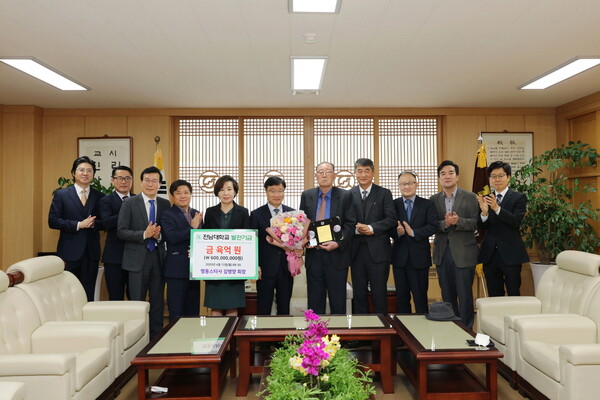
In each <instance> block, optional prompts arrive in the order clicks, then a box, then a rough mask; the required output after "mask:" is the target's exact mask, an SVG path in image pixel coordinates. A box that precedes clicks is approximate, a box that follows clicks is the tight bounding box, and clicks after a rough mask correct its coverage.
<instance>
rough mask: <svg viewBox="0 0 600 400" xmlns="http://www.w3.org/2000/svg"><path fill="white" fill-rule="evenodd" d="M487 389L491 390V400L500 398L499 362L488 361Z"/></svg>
mask: <svg viewBox="0 0 600 400" xmlns="http://www.w3.org/2000/svg"><path fill="white" fill-rule="evenodd" d="M485 369H486V374H487V389H488V390H489V391H490V400H497V399H498V371H497V369H498V362H497V360H491V361H488V362H487V363H486V368H485Z"/></svg>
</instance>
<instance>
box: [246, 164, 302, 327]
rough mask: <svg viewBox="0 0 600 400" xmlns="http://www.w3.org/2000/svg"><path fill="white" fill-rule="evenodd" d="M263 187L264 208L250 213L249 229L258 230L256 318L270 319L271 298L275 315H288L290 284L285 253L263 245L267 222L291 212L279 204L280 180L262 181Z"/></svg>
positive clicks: (281, 184)
mask: <svg viewBox="0 0 600 400" xmlns="http://www.w3.org/2000/svg"><path fill="white" fill-rule="evenodd" d="M264 187H265V193H266V195H267V204H265V205H264V206H261V207H258V208H257V209H256V210H254V211H252V212H251V213H250V227H251V228H252V229H258V265H259V268H260V279H259V280H258V281H257V282H256V291H257V296H258V314H259V315H270V314H271V305H272V304H273V297H275V299H276V302H277V315H289V314H290V298H291V297H292V289H293V285H294V280H293V278H292V275H291V274H290V271H289V269H288V261H287V255H286V252H285V250H284V249H283V248H281V247H279V246H276V245H275V244H271V242H269V241H267V237H270V236H269V234H268V233H267V231H266V230H267V228H270V227H271V218H274V217H277V215H280V214H282V213H284V212H288V211H293V210H294V209H293V208H291V207H288V206H286V205H284V204H283V197H284V193H285V187H286V184H285V181H284V180H283V179H281V178H279V177H276V176H272V177H270V178H268V179H267V180H266V181H265V184H264Z"/></svg>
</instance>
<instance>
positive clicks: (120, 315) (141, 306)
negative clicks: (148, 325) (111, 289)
mask: <svg viewBox="0 0 600 400" xmlns="http://www.w3.org/2000/svg"><path fill="white" fill-rule="evenodd" d="M149 310H150V304H149V303H148V302H146V301H94V302H89V303H87V304H86V305H84V306H83V309H82V311H83V319H84V320H85V321H121V322H124V321H129V320H132V319H142V320H147V319H148V311H149Z"/></svg>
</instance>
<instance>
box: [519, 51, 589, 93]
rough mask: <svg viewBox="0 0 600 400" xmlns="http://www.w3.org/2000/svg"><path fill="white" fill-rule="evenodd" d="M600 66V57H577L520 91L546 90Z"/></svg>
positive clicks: (522, 87) (526, 85)
mask: <svg viewBox="0 0 600 400" xmlns="http://www.w3.org/2000/svg"><path fill="white" fill-rule="evenodd" d="M598 64H600V57H577V58H575V59H573V60H571V61H568V62H567V63H566V64H564V65H561V66H558V67H556V68H554V69H553V70H551V71H549V72H546V73H545V74H544V75H542V76H540V77H539V78H536V79H535V80H533V81H532V82H529V83H526V84H525V85H523V86H521V87H519V89H546V88H548V87H550V86H552V85H555V84H557V83H558V82H562V81H564V80H565V79H568V78H570V77H572V76H575V75H577V74H579V73H581V72H583V71H586V70H588V69H590V68H593V67H595V66H596V65H598Z"/></svg>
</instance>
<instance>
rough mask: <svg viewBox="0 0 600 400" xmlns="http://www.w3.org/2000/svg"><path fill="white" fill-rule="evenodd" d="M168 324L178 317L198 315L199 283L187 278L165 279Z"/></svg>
mask: <svg viewBox="0 0 600 400" xmlns="http://www.w3.org/2000/svg"><path fill="white" fill-rule="evenodd" d="M165 283H166V284H167V306H168V307H169V322H173V321H174V320H175V319H177V318H178V317H197V316H199V315H200V281H197V280H190V279H189V278H165Z"/></svg>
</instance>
